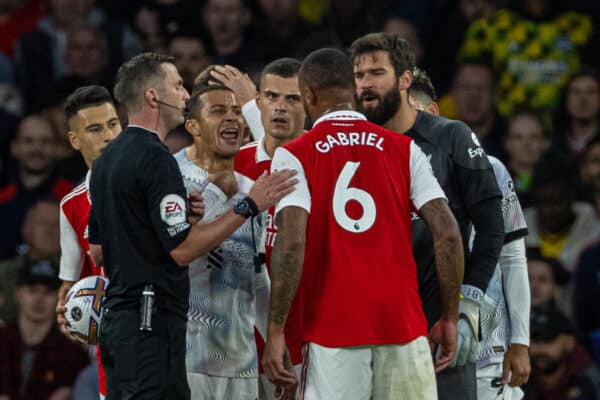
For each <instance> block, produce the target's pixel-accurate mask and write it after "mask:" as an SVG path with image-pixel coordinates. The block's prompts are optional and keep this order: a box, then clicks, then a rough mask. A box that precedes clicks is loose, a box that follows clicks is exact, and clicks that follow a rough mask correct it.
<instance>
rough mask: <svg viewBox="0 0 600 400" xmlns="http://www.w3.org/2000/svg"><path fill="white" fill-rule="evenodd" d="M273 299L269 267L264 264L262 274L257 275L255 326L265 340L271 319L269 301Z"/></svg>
mask: <svg viewBox="0 0 600 400" xmlns="http://www.w3.org/2000/svg"><path fill="white" fill-rule="evenodd" d="M270 297H271V279H270V278H269V273H268V272H267V267H266V266H265V265H264V264H263V265H262V266H261V271H260V273H258V274H256V302H255V308H256V320H255V321H254V326H256V329H257V330H258V332H259V333H260V334H261V336H262V337H263V338H266V337H267V322H268V319H269V299H270Z"/></svg>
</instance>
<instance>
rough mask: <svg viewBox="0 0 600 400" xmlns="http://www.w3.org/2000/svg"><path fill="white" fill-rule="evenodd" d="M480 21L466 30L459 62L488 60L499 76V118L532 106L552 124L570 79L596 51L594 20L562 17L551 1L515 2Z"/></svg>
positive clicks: (566, 14) (572, 14) (571, 14)
mask: <svg viewBox="0 0 600 400" xmlns="http://www.w3.org/2000/svg"><path fill="white" fill-rule="evenodd" d="M514 3H515V4H517V10H518V12H514V11H510V10H507V9H503V10H500V11H498V12H496V13H494V14H493V15H491V16H489V17H487V18H482V19H479V20H477V21H475V22H473V23H472V24H471V26H470V27H469V29H468V30H467V33H466V36H465V41H464V43H463V45H462V48H461V50H460V52H459V60H461V61H467V60H489V62H491V63H492V65H493V66H494V69H495V70H496V72H497V74H498V90H499V102H498V109H499V112H500V114H501V115H503V116H505V117H506V116H509V115H510V114H511V113H512V112H513V111H514V110H516V109H518V108H519V107H521V106H524V105H528V106H530V107H533V108H535V109H536V110H539V111H541V112H542V113H543V115H544V121H546V123H549V122H550V120H551V116H552V112H554V111H555V110H556V108H557V105H558V102H559V98H560V90H561V89H562V88H563V87H564V84H565V83H566V79H567V77H568V76H569V75H570V74H571V73H573V72H574V71H575V70H577V68H579V66H580V65H581V63H582V61H583V59H582V52H583V51H584V50H585V48H586V47H587V46H593V43H592V40H593V39H594V37H593V35H592V34H593V23H592V19H591V18H590V17H589V16H587V15H585V14H580V13H576V12H572V11H566V12H558V11H557V8H556V7H555V5H556V4H555V3H557V2H555V1H553V0H524V1H522V2H514Z"/></svg>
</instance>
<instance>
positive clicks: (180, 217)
mask: <svg viewBox="0 0 600 400" xmlns="http://www.w3.org/2000/svg"><path fill="white" fill-rule="evenodd" d="M185 207H186V205H185V200H184V199H183V198H182V197H181V196H179V195H176V194H168V195H166V196H165V197H163V199H162V200H161V201H160V218H161V219H162V220H163V222H164V223H165V224H167V225H169V226H174V225H178V224H181V223H184V222H185Z"/></svg>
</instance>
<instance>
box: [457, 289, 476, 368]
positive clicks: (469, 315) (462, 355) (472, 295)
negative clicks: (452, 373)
mask: <svg viewBox="0 0 600 400" xmlns="http://www.w3.org/2000/svg"><path fill="white" fill-rule="evenodd" d="M482 300H483V291H482V290H481V289H479V288H476V287H475V286H471V285H462V287H461V290H460V303H459V306H458V338H457V341H456V353H455V354H454V358H453V360H452V362H451V363H450V367H451V368H452V367H461V366H463V365H465V364H467V363H474V362H475V361H477V356H478V354H479V308H480V306H481V301H482Z"/></svg>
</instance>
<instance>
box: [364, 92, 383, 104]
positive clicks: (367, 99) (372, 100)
mask: <svg viewBox="0 0 600 400" xmlns="http://www.w3.org/2000/svg"><path fill="white" fill-rule="evenodd" d="M361 101H362V104H363V106H374V105H376V104H377V102H379V97H378V96H376V95H373V94H366V95H363V96H361Z"/></svg>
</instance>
